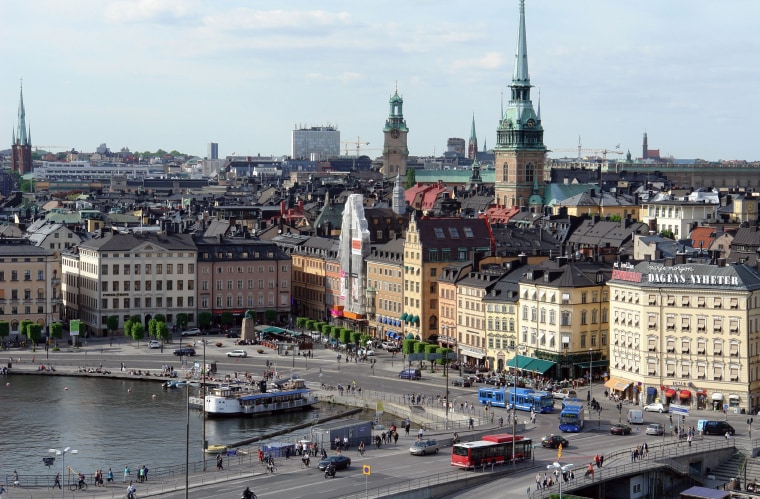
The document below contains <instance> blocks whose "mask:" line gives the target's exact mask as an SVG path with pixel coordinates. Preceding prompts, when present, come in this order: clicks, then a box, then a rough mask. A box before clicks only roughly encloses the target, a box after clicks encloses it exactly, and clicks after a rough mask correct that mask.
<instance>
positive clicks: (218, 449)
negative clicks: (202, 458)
mask: <svg viewBox="0 0 760 499" xmlns="http://www.w3.org/2000/svg"><path fill="white" fill-rule="evenodd" d="M204 452H205V453H206V454H219V453H222V452H227V446H226V445H221V444H217V445H209V446H208V447H206V448H205V449H204Z"/></svg>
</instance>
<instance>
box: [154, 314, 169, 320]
mask: <svg viewBox="0 0 760 499" xmlns="http://www.w3.org/2000/svg"><path fill="white" fill-rule="evenodd" d="M153 318H154V319H156V320H157V321H158V322H166V316H165V315H164V314H156V315H154V316H153Z"/></svg>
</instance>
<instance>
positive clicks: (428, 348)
mask: <svg viewBox="0 0 760 499" xmlns="http://www.w3.org/2000/svg"><path fill="white" fill-rule="evenodd" d="M423 345H425V356H426V358H428V360H430V370H431V371H435V362H436V360H437V359H431V358H429V357H427V356H428V355H429V354H435V353H438V345H433V344H431V343H423Z"/></svg>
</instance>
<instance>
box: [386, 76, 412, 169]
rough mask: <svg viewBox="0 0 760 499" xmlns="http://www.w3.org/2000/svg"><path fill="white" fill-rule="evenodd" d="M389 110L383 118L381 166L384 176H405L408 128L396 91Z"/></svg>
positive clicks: (407, 156) (401, 102)
mask: <svg viewBox="0 0 760 499" xmlns="http://www.w3.org/2000/svg"><path fill="white" fill-rule="evenodd" d="M388 103H389V104H390V112H389V113H388V119H386V120H385V128H383V135H384V141H383V166H382V172H383V176H385V177H395V176H397V175H402V176H406V164H407V161H408V160H409V148H408V147H407V135H409V129H408V128H407V127H406V120H405V119H404V112H403V106H404V99H402V98H401V96H400V95H399V94H398V88H396V92H395V93H394V94H393V95H392V96H391V98H390V101H389V102H388Z"/></svg>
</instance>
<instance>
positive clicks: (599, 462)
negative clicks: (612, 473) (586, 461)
mask: <svg viewBox="0 0 760 499" xmlns="http://www.w3.org/2000/svg"><path fill="white" fill-rule="evenodd" d="M594 463H596V467H597V468H601V467H602V465H601V461H600V460H599V454H597V455H596V456H594Z"/></svg>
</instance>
